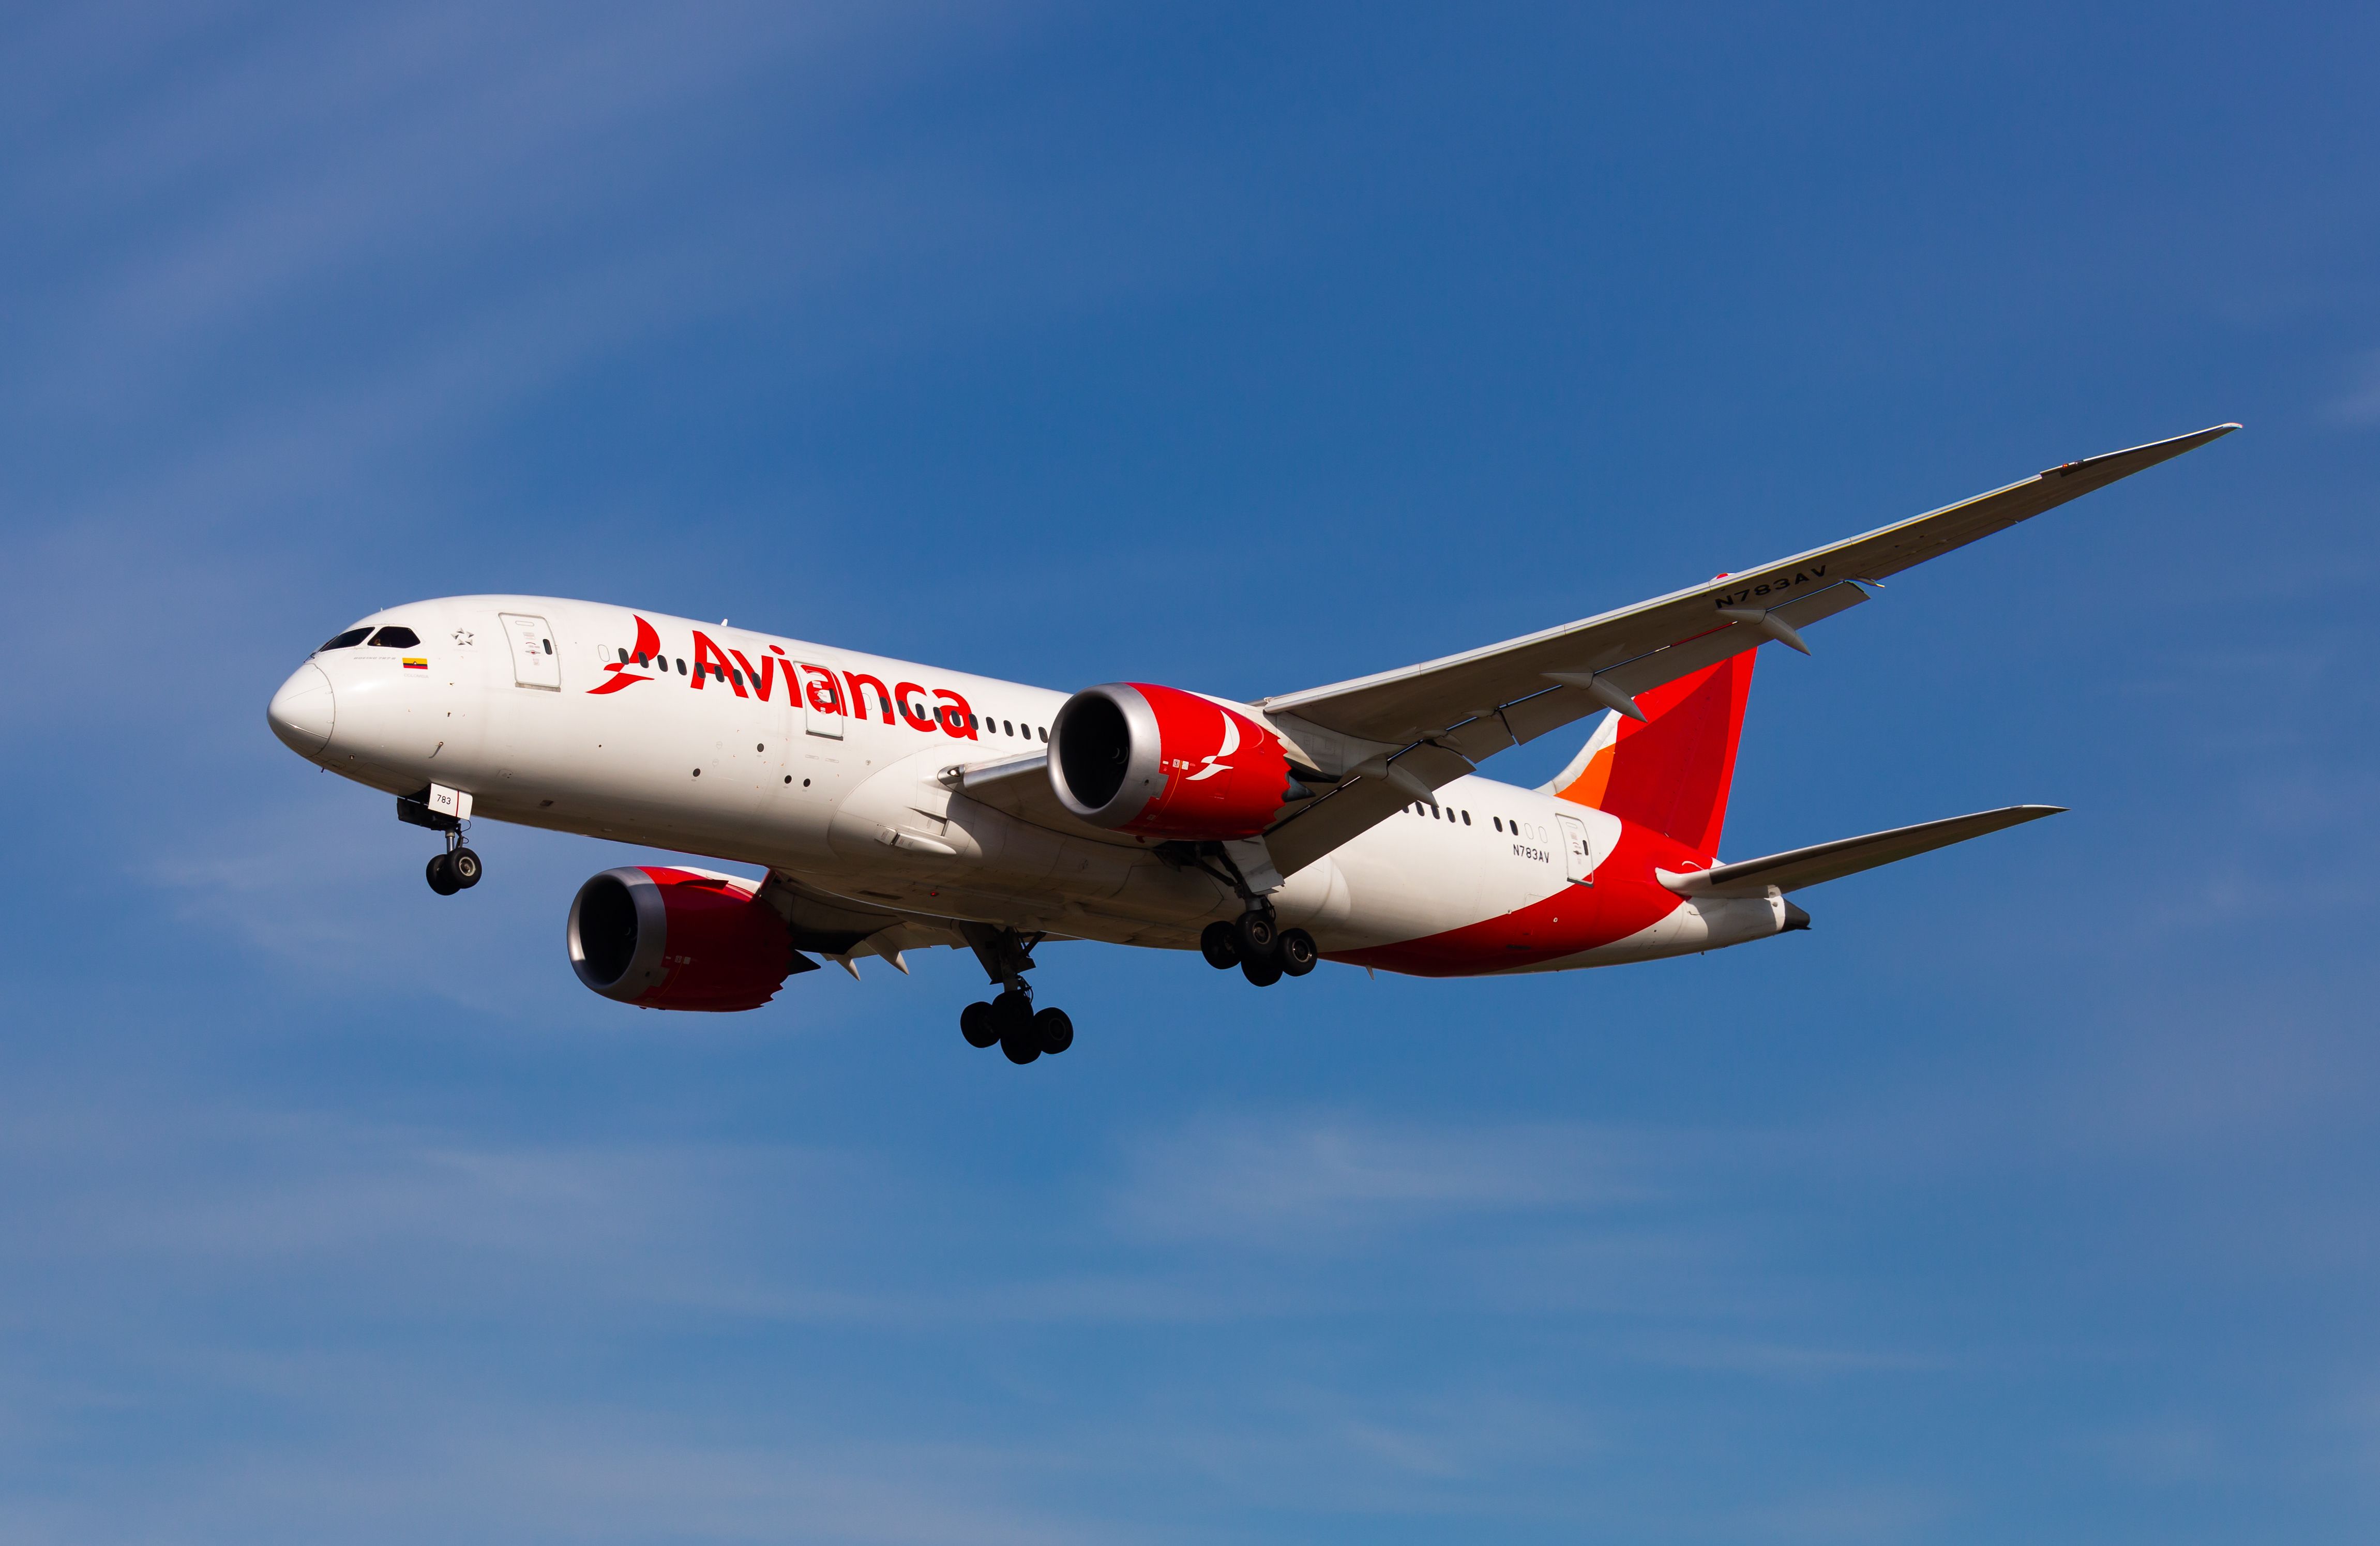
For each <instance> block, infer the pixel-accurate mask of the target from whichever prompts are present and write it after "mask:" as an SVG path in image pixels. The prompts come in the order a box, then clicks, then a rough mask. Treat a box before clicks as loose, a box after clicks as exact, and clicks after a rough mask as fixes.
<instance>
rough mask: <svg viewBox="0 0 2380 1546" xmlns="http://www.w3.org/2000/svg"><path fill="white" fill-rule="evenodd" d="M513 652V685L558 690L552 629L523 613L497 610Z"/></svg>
mask: <svg viewBox="0 0 2380 1546" xmlns="http://www.w3.org/2000/svg"><path fill="white" fill-rule="evenodd" d="M496 615H497V617H498V618H500V619H501V620H502V621H503V622H504V638H505V639H506V640H507V641H508V642H509V643H510V644H511V646H512V651H513V685H515V686H516V687H541V688H543V689H544V690H545V691H547V692H549V693H559V692H561V691H562V657H561V656H559V655H556V654H555V653H554V652H553V629H552V628H549V627H547V626H546V622H545V619H543V618H541V617H531V616H529V615H528V613H526V612H498V613H497V614H496Z"/></svg>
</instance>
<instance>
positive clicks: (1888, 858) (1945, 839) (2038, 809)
mask: <svg viewBox="0 0 2380 1546" xmlns="http://www.w3.org/2000/svg"><path fill="white" fill-rule="evenodd" d="M2065 808H2066V807H2065V806H2063V805H2009V806H2005V807H2003V808H2002V809H1999V810H1997V811H1977V812H1976V813H1975V814H1974V815H1962V816H1950V817H1948V818H1946V819H1944V820H1941V821H1922V822H1919V823H1918V824H1917V825H1916V826H1914V827H1894V828H1893V829H1892V830H1891V831H1889V832H1870V833H1869V834H1868V835H1867V836H1865V837H1864V838H1838V839H1835V840H1834V841H1833V842H1830V843H1819V844H1817V845H1816V846H1815V847H1813V848H1797V849H1793V850H1791V851H1790V852H1784V853H1772V854H1770V855H1768V857H1767V858H1766V859H1745V860H1743V861H1741V862H1739V863H1737V864H1721V865H1718V867H1717V868H1715V869H1708V870H1696V871H1694V872H1692V873H1690V874H1686V875H1677V874H1674V873H1672V872H1670V871H1669V870H1661V871H1658V872H1657V873H1658V875H1659V876H1660V878H1661V884H1662V885H1664V886H1666V887H1668V888H1670V890H1672V891H1675V892H1678V893H1679V894H1680V895H1682V896H1689V897H1761V896H1767V894H1768V888H1770V887H1771V886H1774V887H1776V888H1778V889H1779V891H1794V890H1799V889H1800V888H1803V887H1804V886H1815V885H1817V884H1818V883H1819V882H1821V881H1826V880H1840V879H1841V878H1842V877H1843V876H1847V875H1857V874H1858V873H1859V872H1860V871H1862V870H1872V869H1874V868H1876V866H1877V865H1878V864H1892V863H1894V862H1896V861H1898V860H1901V859H1908V858H1913V857H1914V856H1915V855H1917V854H1920V853H1925V852H1931V851H1933V850H1935V849H1937V848H1948V847H1949V846H1950V845H1951V844H1952V843H1962V842H1965V841H1966V840H1967V839H1969V838H1980V837H1982V836H1983V835H1984V834H1985V833H1986V832H1997V831H1998V830H2000V829H2001V828H2002V827H2015V826H2019V825H2021V824H2022V823H2024V822H2028V821H2038V820H2040V819H2041V818H2042V817H2043V816H2046V815H2058V813H2059V812H2060V811H2063V810H2064V809H2065Z"/></svg>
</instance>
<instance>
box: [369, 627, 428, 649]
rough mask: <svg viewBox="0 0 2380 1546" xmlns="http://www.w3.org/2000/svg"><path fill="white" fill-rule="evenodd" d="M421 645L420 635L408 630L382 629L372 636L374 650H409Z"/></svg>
mask: <svg viewBox="0 0 2380 1546" xmlns="http://www.w3.org/2000/svg"><path fill="white" fill-rule="evenodd" d="M420 643H421V635H420V634H417V633H415V632H414V631H413V630H412V629H410V628H395V627H389V628H383V629H382V630H381V631H380V632H379V633H377V634H373V635H372V647H373V648H375V649H411V648H413V647H414V646H417V645H419V644H420Z"/></svg>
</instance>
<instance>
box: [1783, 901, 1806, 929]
mask: <svg viewBox="0 0 2380 1546" xmlns="http://www.w3.org/2000/svg"><path fill="white" fill-rule="evenodd" d="M1809 926H1810V915H1809V914H1808V913H1806V912H1803V911H1802V910H1801V909H1800V908H1798V907H1795V906H1794V905H1793V904H1792V903H1791V902H1787V903H1786V904H1785V926H1784V927H1783V928H1781V929H1779V930H1778V931H1777V932H1778V933H1779V934H1791V933H1792V932H1793V931H1794V930H1795V929H1806V928H1808V927H1809Z"/></svg>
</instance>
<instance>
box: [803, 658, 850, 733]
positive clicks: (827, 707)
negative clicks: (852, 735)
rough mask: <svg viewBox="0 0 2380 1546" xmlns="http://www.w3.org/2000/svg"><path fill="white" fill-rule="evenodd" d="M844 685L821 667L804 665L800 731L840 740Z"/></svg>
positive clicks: (831, 672) (843, 717)
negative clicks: (801, 724) (801, 729)
mask: <svg viewBox="0 0 2380 1546" xmlns="http://www.w3.org/2000/svg"><path fill="white" fill-rule="evenodd" d="M844 702H845V700H844V691H843V683H842V682H839V681H838V680H836V678H835V674H834V672H833V671H832V670H827V669H826V668H825V667H823V666H807V667H804V668H803V670H802V714H803V717H804V718H803V727H802V728H803V729H805V730H807V731H809V733H810V734H812V735H822V736H824V737H826V738H827V739H828V740H830V741H840V740H842V739H843V722H844V719H846V718H848V716H847V715H845V714H844Z"/></svg>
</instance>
